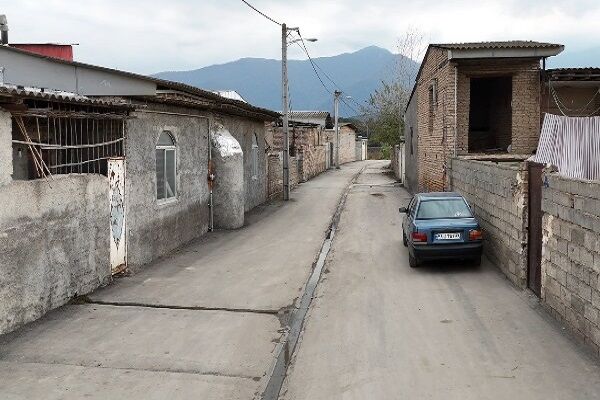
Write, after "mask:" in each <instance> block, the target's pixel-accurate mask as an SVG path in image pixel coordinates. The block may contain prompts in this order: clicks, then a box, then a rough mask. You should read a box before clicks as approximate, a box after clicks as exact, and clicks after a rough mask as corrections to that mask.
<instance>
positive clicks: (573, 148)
mask: <svg viewBox="0 0 600 400" xmlns="http://www.w3.org/2000/svg"><path fill="white" fill-rule="evenodd" d="M529 160H530V161H534V162H538V163H542V164H552V165H555V166H556V167H558V172H559V174H561V175H563V176H566V177H569V178H576V179H587V180H600V117H565V116H560V115H553V114H545V115H544V124H543V126H542V133H541V136H540V142H539V144H538V148H537V152H536V154H535V155H534V156H533V157H531V158H530V159H529Z"/></svg>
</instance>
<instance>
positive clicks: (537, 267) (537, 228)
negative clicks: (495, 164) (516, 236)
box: [527, 162, 544, 297]
mask: <svg viewBox="0 0 600 400" xmlns="http://www.w3.org/2000/svg"><path fill="white" fill-rule="evenodd" d="M543 168H544V164H538V163H534V162H528V163H527V170H528V176H529V213H528V215H529V217H528V218H529V221H528V222H529V224H528V226H529V232H528V243H527V244H528V245H527V252H528V254H527V257H528V261H527V270H528V271H527V286H528V287H529V288H530V289H531V290H532V291H533V292H534V293H535V294H536V295H537V296H538V297H539V296H540V294H541V288H542V170H543Z"/></svg>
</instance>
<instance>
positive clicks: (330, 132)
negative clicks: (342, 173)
mask: <svg viewBox="0 0 600 400" xmlns="http://www.w3.org/2000/svg"><path fill="white" fill-rule="evenodd" d="M339 131H340V133H339V135H340V164H345V163H348V162H352V161H356V133H357V131H358V129H357V128H356V126H355V125H354V124H351V123H343V122H340V123H339ZM325 133H326V136H327V141H328V142H331V143H333V147H334V148H335V143H336V140H335V129H326V130H325ZM334 156H335V155H334Z"/></svg>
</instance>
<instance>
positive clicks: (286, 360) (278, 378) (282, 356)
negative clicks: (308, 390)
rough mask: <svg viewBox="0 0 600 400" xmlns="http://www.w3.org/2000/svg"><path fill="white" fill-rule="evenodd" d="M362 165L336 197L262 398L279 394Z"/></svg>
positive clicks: (361, 170)
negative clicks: (334, 207) (341, 216)
mask: <svg viewBox="0 0 600 400" xmlns="http://www.w3.org/2000/svg"><path fill="white" fill-rule="evenodd" d="M365 168H366V167H363V168H361V169H360V170H359V171H358V172H357V173H356V174H355V175H354V176H353V177H352V179H351V180H350V183H349V184H348V186H347V187H346V189H345V190H344V193H343V194H342V195H341V197H340V200H339V202H338V205H337V207H336V210H335V213H334V214H333V217H332V218H331V224H330V225H329V229H328V230H327V233H326V235H325V239H324V240H323V245H322V246H321V251H320V252H319V257H318V259H317V261H316V263H315V265H314V267H313V271H312V273H311V275H310V277H309V278H308V281H307V283H306V286H305V288H304V291H303V293H302V296H301V297H300V302H299V304H298V307H297V308H296V309H295V311H294V312H293V314H292V316H291V317H290V320H289V329H288V332H287V335H286V337H285V339H284V340H283V342H282V343H279V344H278V346H277V348H276V350H275V354H277V356H276V361H275V363H274V365H273V368H272V370H271V373H270V377H269V380H268V382H267V384H266V387H265V390H264V392H263V394H262V397H261V398H262V400H277V399H278V398H279V393H280V392H281V387H282V386H283V381H284V380H285V377H286V375H287V370H288V367H289V365H290V360H291V359H292V355H293V354H294V351H295V350H296V345H297V344H298V339H299V337H300V332H302V327H303V326H304V320H305V318H306V314H307V313H308V309H309V307H310V304H311V302H312V300H313V298H314V294H315V291H316V289H317V285H318V283H319V280H320V279H321V274H322V272H323V267H324V266H325V260H326V258H327V255H328V254H329V250H330V249H331V245H332V242H333V238H334V237H335V231H336V229H337V225H338V222H339V220H340V215H341V214H342V210H343V209H344V206H345V204H346V199H347V197H348V193H349V192H350V189H351V188H352V187H353V186H354V184H355V182H356V180H357V179H358V177H359V176H360V174H361V173H362V172H363V171H364V169H365Z"/></svg>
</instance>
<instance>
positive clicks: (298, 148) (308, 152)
mask: <svg viewBox="0 0 600 400" xmlns="http://www.w3.org/2000/svg"><path fill="white" fill-rule="evenodd" d="M324 131H325V129H324V127H323V126H321V125H320V124H317V123H311V122H297V121H290V123H289V134H290V137H289V151H290V176H291V175H294V174H295V175H296V178H295V184H297V183H299V182H305V181H307V180H309V179H311V178H313V177H314V176H316V175H318V174H320V173H321V172H323V171H325V170H326V169H327V168H329V166H330V164H329V162H328V158H329V157H330V156H329V153H330V151H329V147H330V144H329V143H328V142H327V135H326V134H325V132H324ZM266 141H267V147H268V152H269V154H270V156H271V157H270V158H269V160H270V162H269V165H268V166H269V170H270V171H272V170H273V169H274V168H277V169H279V170H280V171H279V172H272V173H270V175H269V179H270V178H271V177H273V179H275V180H281V179H283V178H282V171H281V170H282V168H283V166H282V165H280V164H281V162H282V159H283V157H282V154H283V127H282V126H281V121H278V122H274V123H270V124H268V126H267V136H266ZM275 160H278V162H279V164H277V163H276V162H275ZM292 183H293V182H292ZM269 186H270V187H271V186H272V187H274V188H279V186H278V184H274V186H273V185H271V183H270V184H269ZM279 189H281V188H279ZM273 193H274V192H272V190H270V192H269V195H272V194H273Z"/></svg>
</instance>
